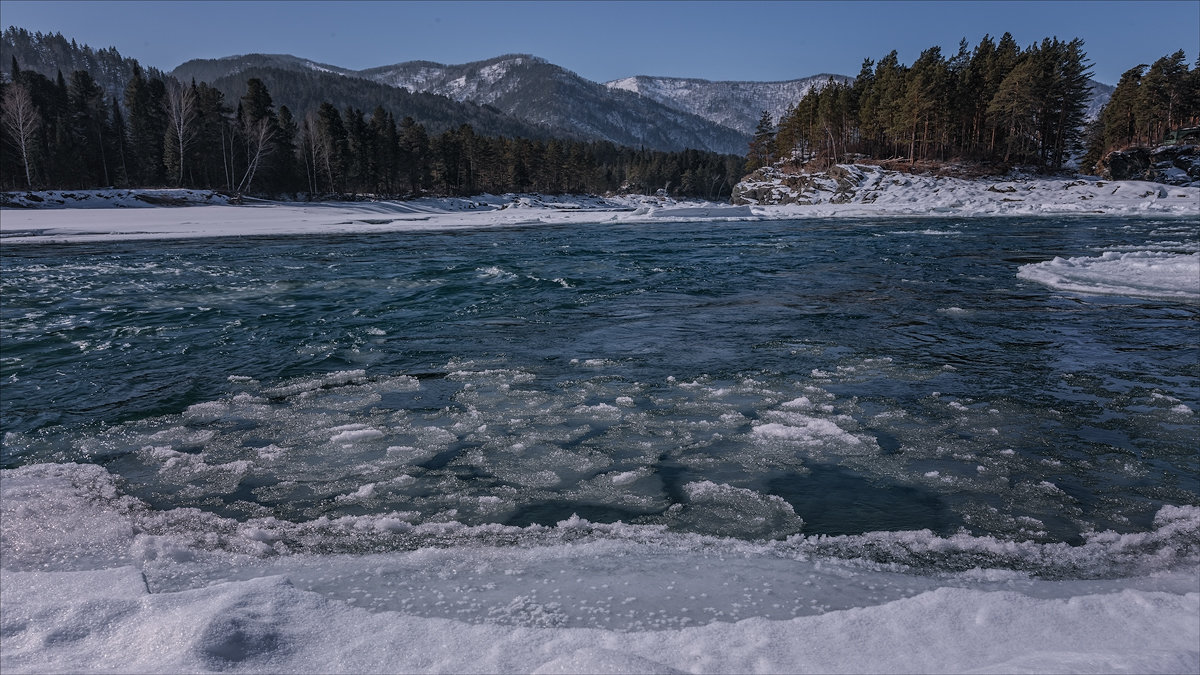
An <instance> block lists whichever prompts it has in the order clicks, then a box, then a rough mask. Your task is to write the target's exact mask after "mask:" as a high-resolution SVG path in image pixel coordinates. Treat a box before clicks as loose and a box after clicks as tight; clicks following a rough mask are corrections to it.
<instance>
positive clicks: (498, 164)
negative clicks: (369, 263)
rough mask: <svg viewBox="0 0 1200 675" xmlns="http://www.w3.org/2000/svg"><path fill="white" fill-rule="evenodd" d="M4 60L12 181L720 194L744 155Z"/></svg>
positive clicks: (13, 184)
mask: <svg viewBox="0 0 1200 675" xmlns="http://www.w3.org/2000/svg"><path fill="white" fill-rule="evenodd" d="M10 68H11V72H12V74H13V79H12V81H11V82H5V83H3V85H2V86H0V96H2V100H3V106H2V110H0V128H2V132H3V133H2V135H3V148H2V149H0V176H2V177H3V178H2V181H3V187H4V188H5V189H18V188H29V187H43V188H95V187H104V186H110V185H112V186H130V185H132V186H142V187H146V186H180V187H194V188H208V189H218V190H227V191H230V192H234V193H251V194H265V195H284V194H293V195H294V194H299V193H304V194H308V195H347V194H372V195H379V196H400V195H414V194H426V193H433V194H472V193H478V192H484V191H489V192H508V191H528V190H536V191H542V192H608V191H617V190H632V191H638V192H652V191H655V190H658V189H665V190H668V191H670V192H671V193H672V194H675V195H680V196H693V197H708V198H713V199H718V198H721V197H722V196H728V195H729V193H730V190H731V188H732V186H733V184H734V183H736V181H737V179H738V177H739V175H740V174H739V169H740V166H741V163H742V160H741V158H740V157H737V156H733V155H718V154H715V153H710V152H700V151H691V150H689V151H683V152H655V151H645V150H635V149H632V148H621V147H618V146H616V145H613V144H611V143H603V142H584V141H570V140H554V139H550V140H546V139H529V138H512V137H506V136H482V135H479V134H477V133H476V132H475V130H474V128H473V127H472V126H471V125H469V124H461V125H458V126H456V127H454V128H451V129H447V130H445V131H443V132H441V133H439V134H431V133H430V132H429V131H428V130H427V129H426V127H425V126H424V125H423V124H421V123H420V122H417V121H416V120H414V119H413V118H412V117H404V118H403V119H402V120H400V121H399V122H397V120H396V118H395V116H394V115H393V114H392V112H391V111H389V110H388V109H387V108H385V107H384V106H383V105H377V106H376V107H375V108H374V109H373V110H372V111H371V113H370V114H369V115H367V114H365V113H364V112H363V111H362V110H359V109H357V108H355V107H353V106H348V107H346V108H345V109H341V110H340V109H339V108H338V107H337V106H336V105H334V104H333V103H331V102H330V101H329V100H321V101H315V100H314V101H312V103H311V105H313V106H314V107H312V108H311V109H309V111H308V112H307V113H306V114H304V115H302V116H297V115H295V114H293V113H292V110H291V109H290V108H289V107H288V106H286V105H281V106H278V107H277V106H276V105H275V102H274V101H273V99H272V97H271V93H270V90H269V88H268V87H267V86H266V84H265V83H264V82H263V81H262V80H261V79H258V78H254V77H251V78H250V79H249V80H248V81H247V82H246V85H245V90H244V93H243V94H242V95H241V96H240V97H238V98H232V99H227V98H226V96H225V94H224V93H222V91H221V89H220V88H218V87H216V86H210V85H208V84H205V83H199V84H196V83H193V84H189V85H183V84H180V83H179V82H177V81H176V80H174V79H171V78H168V79H166V80H163V79H161V78H158V77H147V75H146V73H144V72H143V71H142V69H141V68H140V67H138V66H137V65H136V64H134V67H133V75H132V77H131V79H130V80H129V82H128V84H127V85H126V86H125V87H124V89H123V91H122V94H123V101H118V100H117V98H116V97H109V96H106V94H105V92H104V90H103V89H102V88H101V87H100V86H99V85H98V84H97V83H96V81H95V79H94V78H93V77H92V76H91V75H90V74H89V73H88V72H87V71H85V70H78V71H75V72H73V73H71V75H70V76H69V78H64V77H63V76H62V75H61V73H59V74H58V75H56V77H55V79H54V80H51V79H50V78H47V77H46V76H44V75H42V74H41V73H38V72H34V71H32V70H25V69H23V68H22V67H21V65H20V64H19V63H18V62H17V61H16V59H15V58H14V59H13V62H12V64H11V66H10ZM331 77H338V76H331ZM379 86H381V87H382V85H379ZM389 91H394V92H398V93H399V94H403V95H405V96H411V95H409V94H407V92H402V91H400V90H390V89H389ZM329 93H332V94H334V95H336V93H337V92H336V90H333V91H331V92H329ZM386 100H388V99H385V101H386Z"/></svg>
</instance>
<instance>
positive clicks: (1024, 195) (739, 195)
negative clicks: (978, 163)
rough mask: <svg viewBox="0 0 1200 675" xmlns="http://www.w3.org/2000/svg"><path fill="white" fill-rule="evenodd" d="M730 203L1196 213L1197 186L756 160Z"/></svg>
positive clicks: (867, 211) (896, 210)
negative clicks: (803, 168) (791, 166)
mask: <svg viewBox="0 0 1200 675" xmlns="http://www.w3.org/2000/svg"><path fill="white" fill-rule="evenodd" d="M733 203H734V204H749V205H752V206H753V207H755V208H754V211H755V213H756V214H758V215H761V216H766V217H786V216H791V217H795V216H798V215H823V216H827V215H839V214H840V215H875V214H896V215H920V214H924V215H937V214H947V215H951V214H953V215H985V214H986V215H1009V214H1011V215H1018V214H1044V215H1051V214H1084V213H1114V214H1115V213H1130V214H1133V213H1147V214H1160V215H1193V214H1200V186H1178V185H1169V184H1164V183H1157V182H1149V181H1132V180H1131V181H1106V180H1101V179H1099V178H1094V177H1090V176H1080V177H1071V178H1064V177H1044V176H1029V175H1025V174H1020V173H1014V174H1010V175H1008V176H1004V177H1001V178H976V179H964V178H955V177H950V176H933V175H928V174H911V173H905V172H901V171H895V170H890V169H884V168H882V167H879V166H875V165H869V164H837V165H834V166H832V167H830V168H829V169H827V170H825V171H813V172H800V171H789V170H786V169H784V168H781V167H778V166H770V167H763V168H761V169H759V170H757V171H755V172H754V173H752V174H751V175H749V176H747V177H746V178H745V179H744V180H743V181H742V182H740V183H738V184H737V185H736V186H734V190H733Z"/></svg>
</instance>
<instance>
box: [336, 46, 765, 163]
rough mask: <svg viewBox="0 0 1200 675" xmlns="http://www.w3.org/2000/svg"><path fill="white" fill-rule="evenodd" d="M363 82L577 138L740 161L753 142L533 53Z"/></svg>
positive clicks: (379, 71)
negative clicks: (465, 104) (491, 111)
mask: <svg viewBox="0 0 1200 675" xmlns="http://www.w3.org/2000/svg"><path fill="white" fill-rule="evenodd" d="M358 75H359V76H360V77H365V78H367V79H371V80H375V81H376V82H381V83H384V84H388V85H391V86H394V87H403V88H405V89H408V90H410V91H413V92H427V93H433V94H440V95H442V96H447V97H449V98H452V99H455V100H458V101H470V102H472V103H477V104H479V105H490V106H493V107H495V108H497V109H499V110H501V111H503V112H505V113H507V114H509V115H512V116H514V117H517V118H518V119H521V120H524V121H526V122H531V123H534V124H538V125H541V126H544V127H546V128H549V129H552V130H554V131H556V132H558V133H561V134H564V135H567V136H572V137H576V138H594V139H602V140H607V141H612V142H613V143H617V144H620V145H629V146H634V147H638V146H644V147H647V148H655V149H661V150H683V149H685V148H696V149H701V150H713V151H716V152H727V153H736V154H741V153H744V152H745V150H746V144H747V142H748V140H749V137H748V134H747V133H745V132H744V131H741V130H738V129H733V128H730V127H728V126H726V125H723V124H721V123H720V122H714V121H712V120H710V119H707V118H705V117H702V116H700V115H696V114H693V113H691V112H689V111H686V110H681V109H679V108H678V107H675V106H670V105H667V104H664V103H662V102H659V101H655V100H653V99H651V98H649V97H644V96H640V95H638V94H637V93H634V92H628V91H624V90H621V89H615V88H611V87H605V86H604V85H602V84H599V83H596V82H592V81H591V80H587V79H584V78H582V77H580V76H578V75H576V74H575V73H573V72H571V71H569V70H567V69H565V68H562V67H560V66H556V65H554V64H552V63H550V62H548V61H546V60H544V59H540V58H537V57H534V56H530V55H528V54H511V55H506V56H500V57H497V58H494V59H488V60H486V61H476V62H474V63H466V64H462V65H445V64H441V63H433V62H430V61H410V62H406V63H398V64H395V65H391V66H383V67H379V68H370V69H368V70H363V71H360V72H359V73H358Z"/></svg>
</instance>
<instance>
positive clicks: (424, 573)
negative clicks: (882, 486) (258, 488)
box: [0, 464, 1200, 673]
mask: <svg viewBox="0 0 1200 675" xmlns="http://www.w3.org/2000/svg"><path fill="white" fill-rule="evenodd" d="M0 489H3V498H4V506H5V518H4V519H3V523H2V525H3V538H2V540H0V541H2V544H3V549H2V551H0V552H2V553H3V557H2V568H0V581H2V583H0V594H2V596H0V597H2V602H3V606H4V612H3V613H2V615H0V627H2V630H3V636H4V649H3V651H2V653H0V666H2V667H3V670H4V671H5V672H7V673H18V672H51V671H71V672H97V671H105V670H117V671H121V672H215V671H234V672H283V671H287V672H495V673H499V672H545V673H550V672H554V673H558V672H1047V671H1061V672H1195V671H1196V669H1197V668H1198V667H1200V649H1198V648H1197V645H1198V644H1200V592H1197V584H1198V583H1200V573H1198V572H1197V568H1196V554H1197V551H1196V532H1197V528H1200V509H1195V508H1181V507H1166V508H1164V509H1163V510H1162V511H1161V512H1160V514H1159V518H1158V520H1157V526H1156V529H1155V530H1154V531H1153V532H1151V533H1146V534H1143V535H1116V534H1111V533H1109V534H1105V533H1100V534H1098V535H1097V536H1096V537H1094V538H1093V540H1092V541H1091V542H1089V544H1087V545H1086V546H1084V547H1078V548H1081V549H1084V550H1088V549H1090V554H1092V555H1102V556H1108V557H1112V556H1120V555H1123V554H1122V553H1121V552H1122V551H1124V552H1125V554H1128V553H1130V552H1132V551H1140V552H1141V553H1142V554H1148V555H1146V556H1145V557H1147V558H1154V557H1158V558H1159V559H1160V560H1161V559H1162V554H1163V553H1167V552H1168V551H1173V552H1174V554H1175V555H1178V554H1179V553H1181V552H1186V551H1187V550H1188V546H1190V547H1191V548H1190V551H1191V553H1190V554H1188V555H1190V556H1191V557H1190V559H1189V561H1188V562H1186V563H1184V564H1182V565H1172V566H1171V569H1162V570H1160V571H1158V572H1155V573H1153V574H1151V575H1148V576H1138V577H1133V578H1119V579H1109V580H1104V579H1098V580H1092V581H1069V580H1062V581H1052V580H1038V579H1031V578H1029V577H1026V576H1024V575H1022V574H1019V573H1016V572H1012V571H1000V570H988V569H979V568H975V569H972V570H968V571H966V572H963V573H960V574H955V575H942V576H922V575H913V574H911V573H906V572H904V571H903V569H902V568H897V567H894V566H891V565H880V564H868V563H865V562H863V561H862V560H861V559H859V560H844V559H842V560H839V559H836V558H832V559H831V558H828V557H823V556H821V555H820V554H819V553H818V551H819V550H820V548H821V547H822V546H823V545H824V544H826V543H828V542H823V541H822V540H823V539H829V538H803V537H800V538H793V539H790V540H788V541H786V542H775V543H768V542H759V543H753V542H745V541H734V540H726V539H721V538H713V537H699V536H695V535H678V534H669V533H666V532H664V531H663V530H662V529H661V528H653V527H633V526H628V525H619V524H617V525H608V526H602V525H596V524H592V523H588V522H587V521H585V520H583V519H580V518H578V517H574V518H571V519H568V520H566V521H563V522H561V523H559V524H558V526H556V527H552V528H549V527H541V526H533V527H530V528H511V527H509V528H505V527H497V526H492V527H482V528H481V527H475V528H467V527H462V526H453V525H448V526H442V527H441V528H440V532H438V533H437V534H434V532H433V531H432V529H431V530H430V532H429V533H428V534H429V535H430V536H436V537H441V542H442V543H441V544H439V545H434V544H433V543H432V541H433V540H432V539H430V540H427V541H426V544H424V545H418V546H415V547H409V548H405V547H402V546H401V547H394V548H392V549H391V552H390V553H376V554H371V553H360V554H293V555H276V556H268V557H265V558H264V557H263V556H262V555H261V553H260V554H257V555H256V554H254V553H249V552H238V551H237V550H235V549H239V548H244V549H245V550H251V549H253V545H254V544H257V545H258V546H259V547H266V548H270V543H271V542H277V541H280V540H281V538H283V537H284V536H286V535H284V534H283V531H284V530H286V529H287V528H288V527H293V528H296V527H299V528H301V529H304V528H305V527H308V528H309V534H308V535H307V536H309V537H314V536H323V537H327V538H328V537H333V538H339V537H340V538H346V537H355V536H358V535H359V534H364V533H370V532H375V533H379V532H380V531H381V530H380V526H381V525H383V524H384V523H385V522H386V521H387V519H386V518H380V517H361V518H348V519H346V522H345V523H343V526H342V528H341V531H340V532H334V530H336V529H337V528H333V529H331V530H330V531H328V532H326V534H324V535H319V534H318V530H319V529H320V526H313V525H309V526H305V525H302V524H296V525H291V526H289V525H287V524H286V523H283V522H279V521H276V522H273V523H272V522H270V519H264V520H260V521H257V522H251V523H242V524H240V525H239V524H237V523H235V522H232V521H226V520H224V519H220V518H215V517H213V516H212V515H211V514H203V513H201V512H198V511H196V510H194V509H177V510H175V511H169V512H155V511H153V510H151V509H148V508H147V507H146V505H144V504H141V503H139V502H138V501H137V500H134V499H131V498H130V497H127V496H124V495H122V494H121V491H120V490H119V486H118V484H117V482H116V481H115V479H114V478H113V477H112V476H111V475H110V474H108V473H107V472H106V471H105V470H104V469H103V468H101V467H99V466H95V465H71V464H46V465H34V466H27V467H22V468H20V469H13V470H6V471H4V472H3V474H2V475H0ZM689 489H690V490H691V491H692V492H695V493H696V494H697V495H707V496H710V497H713V498H718V499H719V498H720V496H721V495H722V494H725V493H728V492H729V490H728V488H725V487H721V486H719V485H715V484H712V483H708V484H698V485H693V486H690V487H689ZM326 525H329V524H326ZM425 527H428V526H425ZM393 535H394V536H402V535H401V534H399V533H393ZM1181 535H1182V537H1183V539H1180V538H1179V537H1180V536H1181ZM235 539H238V540H241V541H242V543H241V544H237V545H234V544H233V540H235ZM833 539H838V540H839V541H841V543H842V544H844V545H846V546H851V547H856V548H858V549H860V550H866V549H868V548H870V547H871V546H872V545H876V544H879V545H885V546H886V545H890V546H896V547H900V548H907V549H909V550H918V549H921V548H925V549H926V550H940V549H945V548H949V547H952V546H954V545H956V544H955V543H954V542H953V541H951V540H945V539H939V538H937V537H934V536H932V535H930V534H929V533H908V534H905V533H877V534H876V535H872V536H869V537H858V538H855V537H843V538H833ZM1151 540H1158V541H1159V546H1160V548H1159V549H1158V551H1157V553H1149V551H1148V549H1146V548H1145V546H1146V545H1147V544H1148V542H1149V541H1151ZM1187 542H1190V544H1188V543H1187ZM451 543H452V545H448V544H451ZM957 545H966V546H972V545H973V546H981V547H985V548H986V547H998V548H1008V549H1009V550H1010V551H1012V552H1013V553H1014V554H1017V555H1020V554H1019V553H1017V549H1020V548H1022V546H1021V545H1016V544H1012V543H1008V544H1006V543H1003V542H991V543H988V542H986V541H979V542H974V543H973V544H968V543H967V542H963V541H960V542H958V543H957ZM1024 548H1026V549H1027V553H1032V552H1033V551H1034V550H1035V549H1036V548H1037V547H1036V546H1031V545H1028V544H1026V545H1024ZM1069 548H1070V547H1042V549H1043V550H1042V551H1041V554H1042V555H1045V556H1051V557H1052V556H1055V555H1065V556H1067V557H1070V556H1077V555H1088V553H1085V552H1082V551H1079V550H1069ZM1055 551H1057V553H1056V552H1055ZM1177 562H1178V561H1177Z"/></svg>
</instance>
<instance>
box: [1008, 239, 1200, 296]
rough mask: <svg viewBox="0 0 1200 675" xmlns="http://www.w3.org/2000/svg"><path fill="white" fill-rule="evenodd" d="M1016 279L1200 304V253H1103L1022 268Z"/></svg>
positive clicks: (1060, 287) (1097, 292)
mask: <svg viewBox="0 0 1200 675" xmlns="http://www.w3.org/2000/svg"><path fill="white" fill-rule="evenodd" d="M1017 276H1018V277H1021V278H1022V279H1028V280H1030V281H1036V282H1038V283H1041V284H1045V285H1047V286H1049V287H1051V288H1055V289H1058V290H1062V291H1070V292H1075V293H1085V294H1093V295H1129V296H1136V297H1149V298H1173V299H1182V300H1190V301H1193V302H1196V301H1200V253H1191V254H1182V253H1170V252H1161V251H1132V252H1128V253H1120V252H1115V251H1106V252H1104V253H1102V254H1101V255H1099V256H1086V257H1075V258H1054V259H1053V260H1048V261H1046V262H1040V263H1032V264H1029V265H1022V266H1021V267H1020V269H1019V270H1018V271H1017Z"/></svg>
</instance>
